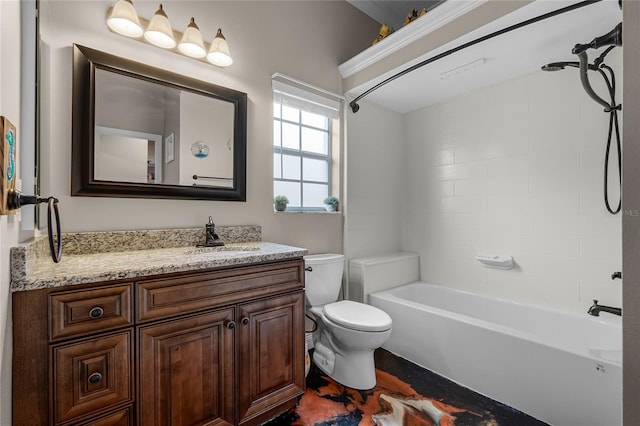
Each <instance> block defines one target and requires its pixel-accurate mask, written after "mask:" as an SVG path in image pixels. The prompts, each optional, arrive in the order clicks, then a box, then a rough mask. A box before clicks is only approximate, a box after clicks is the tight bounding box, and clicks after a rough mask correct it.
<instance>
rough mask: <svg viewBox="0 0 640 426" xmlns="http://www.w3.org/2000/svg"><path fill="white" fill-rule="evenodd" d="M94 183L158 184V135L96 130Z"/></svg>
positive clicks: (160, 151)
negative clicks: (100, 181) (95, 181)
mask: <svg viewBox="0 0 640 426" xmlns="http://www.w3.org/2000/svg"><path fill="white" fill-rule="evenodd" d="M94 144H95V148H94V149H95V155H94V162H95V163H94V165H93V167H94V176H95V179H96V180H104V181H115V182H137V183H162V135H154V134H151V133H141V132H132V131H126V130H121V129H112V128H109V127H102V126H96V133H95V140H94Z"/></svg>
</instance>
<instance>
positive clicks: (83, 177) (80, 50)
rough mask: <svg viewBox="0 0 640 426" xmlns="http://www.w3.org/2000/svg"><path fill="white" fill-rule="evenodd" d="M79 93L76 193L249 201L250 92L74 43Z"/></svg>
mask: <svg viewBox="0 0 640 426" xmlns="http://www.w3.org/2000/svg"><path fill="white" fill-rule="evenodd" d="M73 100H74V107H73V120H74V123H73V129H74V131H73V155H74V161H73V165H72V169H73V171H72V174H73V179H72V193H73V195H99V196H133V197H160V198H198V199H216V200H241V201H244V199H245V179H246V165H245V161H246V94H244V93H242V92H237V91H235V90H231V89H227V88H224V87H220V86H216V85H212V84H209V83H206V82H202V81H198V80H193V79H190V78H187V77H184V76H179V75H176V74H173V73H169V72H167V71H164V70H160V69H155V68H151V67H148V66H146V65H143V64H139V63H136V62H131V61H127V60H124V59H121V58H117V57H114V56H111V55H107V54H105V53H102V52H98V51H94V50H92V49H88V48H85V47H81V46H74V97H73ZM92 101H93V105H92ZM91 106H93V108H91Z"/></svg>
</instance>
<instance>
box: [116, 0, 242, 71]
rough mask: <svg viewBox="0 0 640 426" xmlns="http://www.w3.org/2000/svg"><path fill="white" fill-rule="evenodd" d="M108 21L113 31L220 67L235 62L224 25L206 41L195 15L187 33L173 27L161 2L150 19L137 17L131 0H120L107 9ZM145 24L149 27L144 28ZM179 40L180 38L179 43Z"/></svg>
mask: <svg viewBox="0 0 640 426" xmlns="http://www.w3.org/2000/svg"><path fill="white" fill-rule="evenodd" d="M107 25H108V26H109V29H110V30H111V31H113V32H115V33H118V34H120V35H123V36H126V37H130V38H135V39H137V40H138V41H142V42H145V41H146V42H148V43H150V44H153V45H154V46H157V47H160V48H163V49H167V50H171V51H173V52H176V53H181V54H183V55H185V56H188V57H190V58H194V59H198V60H201V61H203V62H207V63H210V64H213V65H215V66H218V67H228V66H229V65H231V64H233V59H232V58H231V54H230V53H229V45H228V44H227V39H226V38H225V36H224V35H223V34H222V29H221V28H218V31H217V32H216V35H215V37H214V39H213V41H212V42H211V44H209V43H205V42H204V41H203V39H202V34H201V33H200V28H198V25H197V24H196V21H195V19H194V18H193V17H192V18H191V21H190V22H189V25H188V26H187V29H186V30H185V31H184V33H180V32H179V31H174V30H173V29H172V28H171V23H170V22H169V18H168V16H167V14H166V12H165V11H164V8H163V7H162V4H160V7H159V8H158V10H156V12H155V14H154V15H153V17H152V18H151V21H147V20H145V19H143V18H139V17H138V14H137V12H136V10H135V8H134V7H133V2H132V0H117V2H116V4H115V6H113V7H112V8H111V9H109V11H108V12H107ZM145 27H146V30H143V28H145ZM143 35H144V37H142V36H143ZM176 40H180V42H179V43H177V44H176Z"/></svg>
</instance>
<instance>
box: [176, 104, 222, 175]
mask: <svg viewBox="0 0 640 426" xmlns="http://www.w3.org/2000/svg"><path fill="white" fill-rule="evenodd" d="M234 113H235V110H234V108H233V105H232V104H231V103H229V102H223V101H219V100H213V101H212V100H211V99H207V98H205V97H204V96H200V95H196V94H194V93H189V92H181V93H180V144H179V147H178V146H176V150H178V149H179V150H180V185H189V186H191V185H193V184H194V183H197V184H201V185H216V186H231V185H232V182H231V181H225V180H194V179H193V175H200V176H215V177H233V150H232V149H231V148H232V147H233V125H232V123H233V115H234ZM198 141H201V142H204V143H205V144H206V145H207V146H208V147H209V156H208V157H206V158H197V157H195V156H194V155H193V153H192V152H191V146H192V145H193V144H194V143H196V142H198Z"/></svg>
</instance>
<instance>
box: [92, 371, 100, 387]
mask: <svg viewBox="0 0 640 426" xmlns="http://www.w3.org/2000/svg"><path fill="white" fill-rule="evenodd" d="M100 380H102V374H100V373H93V374H92V375H90V376H89V383H91V384H92V385H95V384H96V383H98V382H99V381H100Z"/></svg>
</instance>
